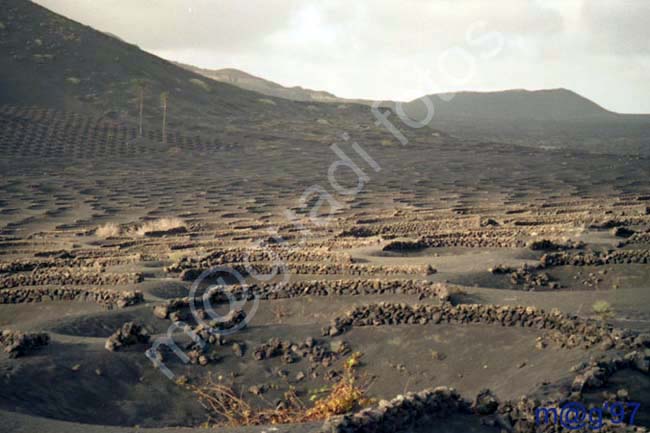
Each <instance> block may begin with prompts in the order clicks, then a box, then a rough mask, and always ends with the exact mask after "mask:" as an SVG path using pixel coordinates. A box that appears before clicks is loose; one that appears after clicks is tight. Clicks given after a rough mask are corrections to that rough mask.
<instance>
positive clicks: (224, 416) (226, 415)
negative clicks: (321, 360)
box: [187, 352, 370, 427]
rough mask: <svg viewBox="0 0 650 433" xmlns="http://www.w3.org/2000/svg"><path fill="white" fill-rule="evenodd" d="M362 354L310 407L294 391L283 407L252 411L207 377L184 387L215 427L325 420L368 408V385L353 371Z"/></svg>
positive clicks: (347, 364)
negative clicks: (199, 383) (202, 382)
mask: <svg viewBox="0 0 650 433" xmlns="http://www.w3.org/2000/svg"><path fill="white" fill-rule="evenodd" d="M361 356H362V354H361V353H360V352H355V353H354V354H352V355H351V356H350V358H348V359H347V360H346V361H345V366H344V367H345V372H344V375H343V377H342V378H341V380H340V381H339V382H338V383H336V384H335V385H334V386H333V387H332V388H331V389H329V390H326V391H324V393H326V395H325V396H324V397H322V398H315V399H314V400H315V402H314V405H313V407H311V408H307V406H306V405H305V404H304V403H303V402H301V401H300V399H298V397H297V395H296V392H295V390H294V389H293V388H291V389H289V391H287V392H286V393H285V394H284V404H283V405H282V406H281V407H278V408H273V409H259V410H258V409H254V408H253V407H252V406H251V405H250V404H249V403H247V402H246V401H245V400H244V399H243V397H242V396H241V395H238V394H237V393H236V392H235V391H234V390H233V388H231V387H230V386H227V385H223V384H220V383H217V382H215V381H214V380H213V378H212V377H210V378H209V379H208V380H207V381H206V383H205V384H204V385H201V386H194V385H187V387H188V388H189V389H190V390H191V391H192V392H194V394H195V395H196V396H197V397H198V398H199V401H200V402H201V404H202V405H203V407H205V408H206V410H207V411H208V414H209V416H210V422H211V423H214V424H216V425H218V426H230V427H239V426H250V425H268V424H295V423H303V422H309V421H324V420H327V419H329V418H331V417H332V416H335V415H342V414H344V413H348V412H351V411H353V410H355V409H358V408H360V407H363V406H365V405H367V404H368V403H369V402H370V400H368V399H367V398H366V390H367V384H362V383H360V380H359V378H358V377H357V375H356V372H355V370H356V368H357V367H358V366H359V360H360V358H361Z"/></svg>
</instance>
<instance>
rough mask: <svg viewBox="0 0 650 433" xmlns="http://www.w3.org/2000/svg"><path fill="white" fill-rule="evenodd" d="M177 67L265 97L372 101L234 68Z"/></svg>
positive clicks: (313, 100)
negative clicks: (282, 81)
mask: <svg viewBox="0 0 650 433" xmlns="http://www.w3.org/2000/svg"><path fill="white" fill-rule="evenodd" d="M175 64H176V65H178V66H180V67H182V68H185V69H187V70H189V71H192V72H195V73H197V74H199V75H203V76H204V77H207V78H210V79H212V80H216V81H221V82H223V83H228V84H232V85H233V86H237V87H240V88H242V89H246V90H252V91H253V92H258V93H261V94H263V95H267V96H273V97H276V98H284V99H290V100H292V101H304V102H335V103H353V104H363V105H369V104H371V103H372V101H369V100H366V99H346V98H340V97H338V96H336V95H334V94H332V93H330V92H326V91H324V90H312V89H306V88H304V87H300V86H293V87H286V86H283V85H281V84H278V83H275V82H273V81H270V80H267V79H265V78H261V77H257V76H255V75H252V74H249V73H248V72H244V71H241V70H239V69H234V68H224V69H203V68H199V67H196V66H192V65H186V64H183V63H178V62H175Z"/></svg>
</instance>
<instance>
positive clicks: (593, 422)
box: [535, 401, 641, 431]
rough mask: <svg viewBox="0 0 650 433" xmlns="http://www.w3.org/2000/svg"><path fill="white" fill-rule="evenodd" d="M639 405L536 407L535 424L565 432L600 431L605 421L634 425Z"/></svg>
mask: <svg viewBox="0 0 650 433" xmlns="http://www.w3.org/2000/svg"><path fill="white" fill-rule="evenodd" d="M640 407H641V404H640V403H636V402H633V401H626V402H620V401H616V402H609V401H606V402H604V403H603V404H602V406H600V407H598V406H597V407H590V408H587V407H585V405H584V404H582V403H580V402H575V401H572V402H568V403H565V404H563V405H562V406H561V407H559V408H557V407H538V408H536V409H535V424H536V425H544V424H555V425H558V424H559V425H561V426H562V427H564V428H565V429H567V430H580V429H584V428H588V429H591V430H594V431H596V430H600V429H601V428H602V427H603V425H604V422H605V420H606V419H608V420H609V422H610V423H611V424H614V425H618V424H622V423H627V424H628V425H633V424H634V417H635V416H636V414H637V412H638V411H639V408H640Z"/></svg>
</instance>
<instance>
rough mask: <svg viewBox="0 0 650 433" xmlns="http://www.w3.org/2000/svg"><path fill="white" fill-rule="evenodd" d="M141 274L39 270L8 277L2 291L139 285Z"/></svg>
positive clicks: (2, 280) (4, 278)
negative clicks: (49, 286)
mask: <svg viewBox="0 0 650 433" xmlns="http://www.w3.org/2000/svg"><path fill="white" fill-rule="evenodd" d="M142 280H143V276H142V274H141V273H128V274H112V273H104V272H96V271H87V270H79V269H74V268H70V269H37V270H34V271H32V272H30V273H25V274H20V273H19V274H12V275H7V276H5V277H3V278H1V279H0V289H8V288H11V287H20V286H47V285H66V284H68V285H100V286H105V285H112V286H114V285H120V284H137V283H139V282H141V281H142Z"/></svg>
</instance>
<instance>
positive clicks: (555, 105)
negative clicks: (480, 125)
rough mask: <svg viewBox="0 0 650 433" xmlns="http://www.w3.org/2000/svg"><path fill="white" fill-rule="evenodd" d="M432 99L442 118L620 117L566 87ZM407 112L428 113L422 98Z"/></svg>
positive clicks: (540, 119)
mask: <svg viewBox="0 0 650 433" xmlns="http://www.w3.org/2000/svg"><path fill="white" fill-rule="evenodd" d="M429 98H430V100H431V101H432V102H433V104H434V108H435V116H436V117H437V118H439V119H457V120H464V119H476V120H514V119H522V120H524V119H525V120H537V121H568V120H586V119H598V118H611V117H613V116H617V114H616V113H613V112H611V111H608V110H606V109H604V108H603V107H601V106H600V105H598V104H596V103H595V102H593V101H591V100H589V99H587V98H585V97H583V96H581V95H579V94H577V93H575V92H573V91H571V90H568V89H563V88H559V89H545V90H523V89H514V90H504V91H496V92H459V93H455V94H449V93H441V94H433V95H430V96H429ZM450 98H451V99H450ZM406 111H407V113H409V114H410V115H412V116H413V117H414V118H420V119H422V118H424V117H425V116H426V113H427V110H426V107H425V105H424V103H423V102H422V98H419V99H416V100H414V101H411V102H409V103H408V104H407V108H406Z"/></svg>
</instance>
